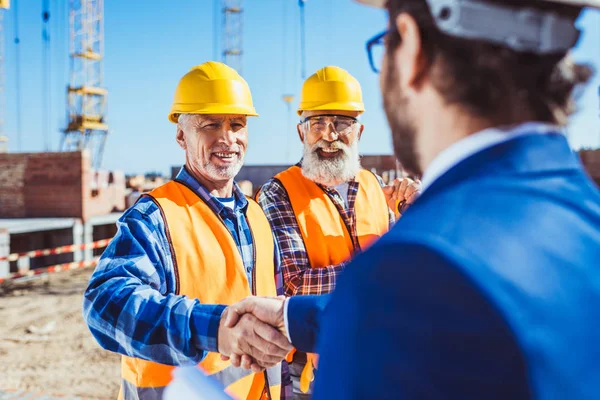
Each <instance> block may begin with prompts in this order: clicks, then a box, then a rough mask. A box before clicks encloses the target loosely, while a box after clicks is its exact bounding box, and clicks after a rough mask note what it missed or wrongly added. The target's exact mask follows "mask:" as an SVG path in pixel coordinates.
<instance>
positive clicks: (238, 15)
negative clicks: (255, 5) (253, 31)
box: [221, 0, 244, 75]
mask: <svg viewBox="0 0 600 400" xmlns="http://www.w3.org/2000/svg"><path fill="white" fill-rule="evenodd" d="M221 4H222V11H223V32H222V33H223V36H222V44H223V53H222V57H223V62H224V63H225V64H227V65H229V66H230V67H231V68H233V69H235V70H236V71H237V72H238V73H240V75H241V74H242V55H243V51H242V45H243V40H242V39H243V11H244V10H243V8H242V0H222V2H221Z"/></svg>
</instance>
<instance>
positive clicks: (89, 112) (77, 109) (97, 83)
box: [61, 0, 108, 169]
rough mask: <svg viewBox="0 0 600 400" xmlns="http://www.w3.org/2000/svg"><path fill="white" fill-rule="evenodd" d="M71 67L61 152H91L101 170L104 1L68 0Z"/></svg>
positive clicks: (104, 134)
mask: <svg viewBox="0 0 600 400" xmlns="http://www.w3.org/2000/svg"><path fill="white" fill-rule="evenodd" d="M69 25H70V53H71V55H70V61H71V62H70V65H69V85H68V86H67V121H68V125H67V128H66V129H65V130H64V132H63V136H62V142H61V149H62V150H63V151H73V150H84V149H87V150H89V151H90V154H91V158H92V167H93V168H96V169H98V168H100V166H101V165H102V156H103V153H104V146H105V144H106V138H107V136H108V124H107V121H106V97H107V94H108V91H107V90H106V89H105V88H104V87H103V68H102V67H103V65H102V63H103V58H104V0H70V1H69Z"/></svg>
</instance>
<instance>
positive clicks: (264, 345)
mask: <svg viewBox="0 0 600 400" xmlns="http://www.w3.org/2000/svg"><path fill="white" fill-rule="evenodd" d="M284 300H285V297H284V296H278V297H247V298H245V299H244V300H242V301H240V302H238V303H236V304H233V305H231V306H229V307H227V308H226V309H225V311H224V312H223V315H222V316H221V322H220V324H219V334H218V339H217V340H218V343H217V345H218V349H219V353H221V359H223V360H230V361H231V364H232V365H233V366H235V367H240V366H241V367H242V368H245V369H251V370H252V371H253V372H255V373H257V372H260V371H262V370H264V369H266V368H270V367H272V366H274V365H276V364H277V363H279V362H280V361H281V360H283V359H284V358H285V357H286V355H287V354H288V353H289V352H290V351H291V350H292V345H291V343H290V342H289V340H288V338H287V333H286V329H285V324H284V316H283V313H284Z"/></svg>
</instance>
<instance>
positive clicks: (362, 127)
mask: <svg viewBox="0 0 600 400" xmlns="http://www.w3.org/2000/svg"><path fill="white" fill-rule="evenodd" d="M364 129H365V126H364V125H363V124H360V130H359V131H358V136H357V137H356V138H357V139H358V140H360V138H361V136H362V133H363V130H364Z"/></svg>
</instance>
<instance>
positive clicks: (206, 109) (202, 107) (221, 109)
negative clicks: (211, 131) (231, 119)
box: [169, 104, 258, 124]
mask: <svg viewBox="0 0 600 400" xmlns="http://www.w3.org/2000/svg"><path fill="white" fill-rule="evenodd" d="M173 109H174V110H177V111H174V110H171V112H170V113H169V121H171V122H173V123H174V124H176V123H177V116H178V115H179V114H203V115H223V114H239V115H245V116H247V117H258V114H257V113H256V110H255V109H254V107H247V106H244V105H223V104H176V105H174V106H173Z"/></svg>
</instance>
